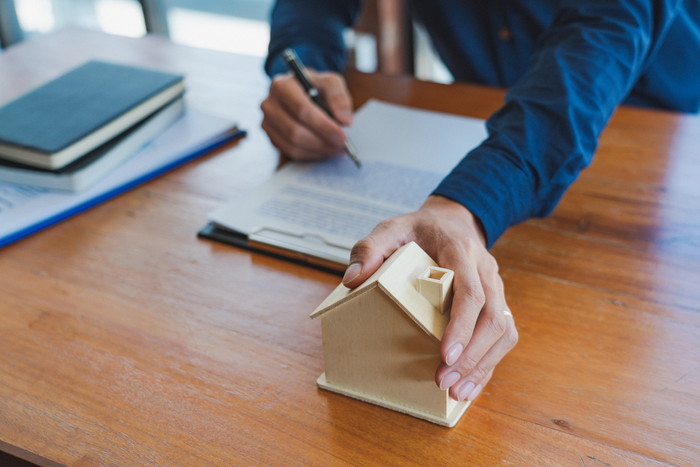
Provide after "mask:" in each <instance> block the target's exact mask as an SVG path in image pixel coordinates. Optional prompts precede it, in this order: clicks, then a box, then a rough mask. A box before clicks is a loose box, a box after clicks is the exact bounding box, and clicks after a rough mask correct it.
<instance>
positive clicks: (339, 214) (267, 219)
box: [198, 100, 486, 273]
mask: <svg viewBox="0 0 700 467" xmlns="http://www.w3.org/2000/svg"><path fill="white" fill-rule="evenodd" d="M347 135H348V137H350V138H352V140H353V141H354V143H355V146H356V148H357V151H358V154H359V156H360V158H361V160H362V168H361V169H359V170H358V168H357V167H356V166H355V165H354V164H353V162H352V161H351V160H350V158H348V157H347V156H345V155H339V156H338V157H332V158H330V159H326V160H323V161H317V162H300V161H292V162H288V163H286V164H285V165H283V166H282V168H281V169H279V170H278V171H277V172H276V173H275V174H274V175H273V176H272V177H271V178H269V179H268V180H266V181H265V182H263V184H262V185H260V186H258V187H255V188H253V189H252V190H250V191H249V192H248V193H246V194H245V195H244V196H242V197H238V198H236V199H235V200H231V201H230V202H228V203H226V204H225V205H223V206H221V207H219V208H218V209H216V210H215V211H213V212H211V213H210V214H209V223H208V224H207V225H206V226H205V227H204V228H203V229H201V230H200V232H199V234H198V235H199V236H200V237H203V238H208V239H211V240H215V241H218V242H221V243H226V244H229V245H234V246H237V247H242V248H245V249H249V250H254V251H257V252H262V253H264V254H267V255H271V256H275V257H279V258H284V259H286V260H289V261H293V262H295V263H299V264H305V265H308V266H312V267H315V268H318V269H322V270H325V271H330V272H334V273H342V272H343V271H344V270H345V268H346V267H347V265H348V264H349V260H350V251H351V249H352V247H353V245H354V244H355V243H356V242H357V241H358V240H360V239H361V238H363V237H365V236H366V235H368V234H369V233H370V232H371V231H372V229H373V228H374V227H375V226H376V225H377V224H378V223H379V222H381V221H382V220H384V219H387V218H391V217H396V216H399V215H402V214H406V213H409V212H411V211H414V210H416V209H418V208H419V207H420V206H421V205H422V204H423V202H424V201H425V199H426V198H427V197H428V196H429V195H430V194H431V193H432V192H433V190H434V189H435V188H436V187H437V185H438V184H439V183H440V181H442V179H443V178H444V177H445V176H446V175H447V174H448V173H449V172H450V171H451V170H452V168H453V167H454V166H455V165H456V164H458V163H459V162H460V161H461V160H462V158H463V157H464V156H465V155H466V154H467V153H468V152H469V151H470V150H471V149H472V148H473V147H475V146H476V145H478V144H479V143H480V142H481V141H483V140H484V139H485V138H486V128H485V122H484V121H483V120H480V119H475V118H469V117H463V116H456V115H450V114H444V113H439V112H432V111H426V110H419V109H414V108H409V107H405V106H400V105H396V104H389V103H386V102H380V101H377V100H370V101H368V102H367V103H366V104H365V105H364V106H363V107H362V108H361V109H360V110H359V111H358V112H357V113H356V115H355V118H354V124H353V126H352V128H349V129H348V130H347Z"/></svg>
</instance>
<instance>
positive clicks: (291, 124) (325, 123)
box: [260, 72, 352, 160]
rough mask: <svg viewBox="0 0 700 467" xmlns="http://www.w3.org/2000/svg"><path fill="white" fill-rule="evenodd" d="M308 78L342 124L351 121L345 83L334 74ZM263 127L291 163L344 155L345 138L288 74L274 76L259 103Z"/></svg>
mask: <svg viewBox="0 0 700 467" xmlns="http://www.w3.org/2000/svg"><path fill="white" fill-rule="evenodd" d="M310 74H311V78H312V80H313V81H314V83H315V84H316V85H317V86H318V88H319V91H320V92H321V95H322V96H323V97H324V98H325V99H327V100H328V104H329V107H330V108H331V110H332V111H333V112H334V113H337V114H338V115H337V116H336V118H338V119H339V121H340V122H341V123H349V122H351V121H352V100H351V98H350V93H349V92H348V90H347V87H346V85H345V81H344V80H343V78H342V77H341V76H340V75H338V74H337V73H323V74H319V73H313V72H311V73H310ZM260 107H261V109H262V111H263V122H262V127H263V129H264V130H265V131H266V132H267V134H268V136H269V137H270V141H271V142H272V144H274V145H275V146H276V147H277V148H278V149H280V151H282V152H283V153H284V154H286V155H287V156H289V157H291V158H293V159H301V160H304V159H319V158H323V157H329V156H333V155H336V154H340V153H342V152H343V150H344V149H343V146H344V144H345V140H346V136H345V133H344V131H343V129H342V127H341V126H340V123H338V122H336V121H335V120H334V119H333V118H331V117H330V116H328V115H327V114H326V113H325V112H324V111H323V110H322V109H321V108H320V107H319V106H317V105H316V104H315V103H314V102H313V101H312V100H311V99H310V98H309V96H308V95H307V94H306V93H305V92H304V90H303V88H302V86H301V85H300V84H299V83H298V82H297V81H296V79H294V77H293V76H291V75H290V74H287V75H280V76H277V77H276V78H275V79H274V80H273V81H272V84H271V86H270V94H269V95H268V97H267V98H266V99H265V100H264V101H263V102H262V104H261V106H260Z"/></svg>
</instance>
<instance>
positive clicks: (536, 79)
mask: <svg viewBox="0 0 700 467" xmlns="http://www.w3.org/2000/svg"><path fill="white" fill-rule="evenodd" d="M652 3H657V4H652ZM577 5H582V6H577ZM674 11H675V5H674V3H673V2H639V4H638V5H636V4H634V2H627V3H625V4H624V5H623V3H622V2H611V1H591V2H584V3H580V4H574V6H572V7H570V8H562V9H561V11H560V13H559V14H558V16H557V18H556V20H555V22H554V24H553V25H552V27H551V28H550V29H549V30H548V31H547V32H546V33H545V34H544V35H543V37H541V39H540V41H539V44H538V48H537V50H536V52H535V53H534V54H533V56H532V59H531V61H530V66H529V68H528V71H527V72H526V74H525V75H524V76H523V78H522V79H520V80H519V81H518V83H516V85H514V86H513V87H512V88H511V89H510V91H509V92H508V93H507V95H506V102H505V105H504V106H503V107H502V108H501V109H500V110H499V111H498V112H496V113H495V114H494V115H493V116H492V117H491V118H490V119H489V120H488V122H487V127H488V131H489V137H488V139H487V140H486V141H485V142H484V143H483V144H481V145H480V146H479V147H478V148H476V149H475V150H474V151H472V152H471V153H470V154H469V155H468V157H466V158H465V159H464V160H463V161H462V162H461V163H460V164H459V165H458V166H457V167H456V168H455V170H454V171H453V172H452V173H451V174H450V175H449V176H448V177H447V178H446V179H445V180H444V181H443V183H442V184H441V185H440V186H439V187H438V189H437V190H436V193H437V194H440V195H443V196H446V197H448V198H451V199H454V200H456V201H458V202H460V203H461V204H463V205H465V206H466V207H467V208H469V209H470V211H472V212H473V213H474V214H475V215H476V216H477V217H478V218H479V219H480V220H481V221H482V223H483V226H484V229H485V231H486V235H487V242H488V245H489V246H490V245H492V244H493V243H494V242H495V240H496V239H497V238H498V237H499V236H500V235H501V234H502V233H503V232H504V231H505V229H507V228H508V227H509V226H511V225H513V224H516V223H518V222H521V221H523V220H525V219H528V218H530V217H532V216H545V215H547V214H549V213H550V212H551V210H552V209H554V206H555V205H556V203H557V202H558V201H559V199H560V198H561V196H562V194H563V193H564V191H565V190H566V189H567V188H568V186H569V185H570V184H571V183H572V182H573V181H574V180H575V178H576V177H577V175H578V173H579V172H580V171H581V170H582V169H583V168H584V167H586V166H587V165H588V164H589V163H590V160H591V158H592V155H593V153H594V151H595V148H596V145H597V140H598V136H599V135H600V132H601V131H602V129H603V128H604V126H605V124H606V123H607V121H608V119H609V118H610V116H611V115H612V113H613V111H614V109H615V108H616V106H617V105H618V104H619V103H620V102H621V101H622V100H623V99H624V98H625V96H626V95H627V94H628V93H629V91H630V89H631V88H632V86H633V85H634V83H635V82H636V80H637V78H638V76H639V74H640V73H641V71H642V70H643V69H644V66H645V63H646V61H647V60H648V58H649V56H650V55H651V54H653V52H654V48H655V46H656V44H657V43H658V42H659V40H660V38H661V37H662V36H663V34H664V33H665V30H666V29H665V28H666V27H667V25H668V24H669V22H670V21H671V19H672V17H673V13H674Z"/></svg>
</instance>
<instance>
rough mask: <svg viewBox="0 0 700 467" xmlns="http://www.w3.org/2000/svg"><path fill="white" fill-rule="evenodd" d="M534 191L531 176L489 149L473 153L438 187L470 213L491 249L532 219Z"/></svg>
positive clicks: (440, 192) (439, 190) (438, 191)
mask: <svg viewBox="0 0 700 467" xmlns="http://www.w3.org/2000/svg"><path fill="white" fill-rule="evenodd" d="M532 193H533V187H532V183H531V181H530V180H529V178H528V176H527V175H526V174H525V173H524V172H523V171H522V170H521V169H519V168H517V167H515V166H514V165H513V164H511V163H510V162H509V161H508V160H507V158H505V157H503V156H502V155H501V154H500V153H499V152H497V151H495V150H493V149H492V148H489V147H484V146H479V147H477V148H476V149H474V150H473V151H471V152H470V153H469V154H468V155H467V157H465V158H464V159H463V160H462V161H461V162H460V163H459V164H458V165H457V167H455V168H454V169H453V170H452V172H450V174H449V175H448V176H447V177H445V179H444V180H443V181H442V182H441V183H440V185H438V187H437V188H436V189H435V191H434V192H433V194H434V195H440V196H444V197H445V198H449V199H451V200H453V201H456V202H458V203H460V204H461V205H463V206H464V207H466V208H467V209H469V211H471V213H472V214H473V215H474V216H476V217H477V218H478V219H479V221H480V222H481V225H482V226H483V228H484V234H485V236H486V247H487V248H491V247H492V246H493V244H494V243H495V242H496V240H498V238H499V237H500V236H501V235H503V232H505V231H506V229H507V228H508V227H510V226H511V225H513V224H516V223H518V222H522V221H524V220H526V219H528V218H529V217H530V210H531V206H532V203H533V194H532Z"/></svg>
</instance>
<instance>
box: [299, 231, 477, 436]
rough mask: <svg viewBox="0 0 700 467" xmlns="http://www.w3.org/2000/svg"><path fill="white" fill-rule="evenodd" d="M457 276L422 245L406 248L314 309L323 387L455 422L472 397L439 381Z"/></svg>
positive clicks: (435, 419)
mask: <svg viewBox="0 0 700 467" xmlns="http://www.w3.org/2000/svg"><path fill="white" fill-rule="evenodd" d="M453 276H454V274H453V272H452V271H450V270H448V269H442V268H439V267H437V264H436V263H435V262H434V261H433V260H432V259H431V258H430V256H428V255H427V254H426V253H425V252H424V251H423V250H422V249H421V248H420V247H419V246H418V245H417V244H416V243H409V244H407V245H404V246H403V247H401V248H399V249H398V250H397V251H396V252H395V253H394V254H393V255H392V256H391V257H389V258H388V259H387V260H386V261H385V262H384V264H383V265H382V266H381V267H380V268H379V269H378V270H377V271H376V272H375V273H374V274H373V275H372V276H371V277H370V278H369V279H367V281H365V282H364V283H363V284H362V285H360V286H359V287H357V288H355V289H353V290H350V289H348V288H346V287H345V286H343V285H342V284H340V285H339V286H338V287H337V288H336V289H335V290H334V291H333V292H332V293H331V294H330V295H329V296H328V298H326V300H324V301H323V303H321V305H320V306H319V307H318V308H317V309H316V311H314V312H313V313H312V314H311V317H312V318H317V317H320V318H321V328H322V333H323V357H324V362H325V372H324V373H323V374H322V375H321V376H320V377H319V379H318V381H317V383H318V385H319V386H320V387H321V388H324V389H328V390H330V391H334V392H338V393H340V394H344V395H346V396H350V397H354V398H356V399H360V400H363V401H366V402H371V403H373V404H377V405H380V406H382V407H387V408H390V409H393V410H397V411H399V412H403V413H407V414H410V415H413V416H415V417H418V418H422V419H425V420H428V421H431V422H433V423H437V424H439V425H444V426H454V425H455V424H456V423H457V421H458V420H459V418H460V417H461V416H462V414H464V412H465V411H466V409H467V407H468V405H469V402H467V401H463V402H457V401H455V400H453V399H452V398H450V397H449V395H448V392H447V391H443V390H441V389H440V388H439V387H438V386H437V385H436V384H435V376H434V375H435V370H436V369H437V367H438V365H439V364H440V340H441V339H442V335H443V333H444V331H445V327H446V326H447V322H448V321H449V305H450V303H449V301H450V297H451V293H450V292H451V290H450V289H451V285H452V278H453Z"/></svg>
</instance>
